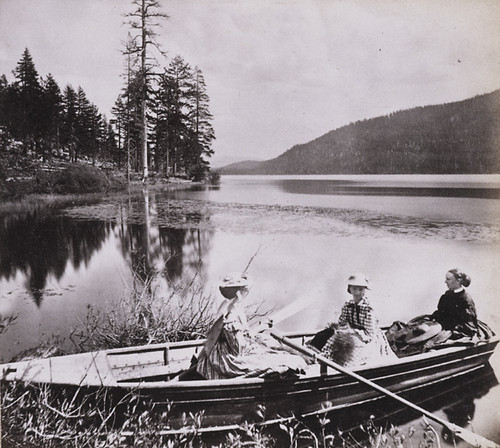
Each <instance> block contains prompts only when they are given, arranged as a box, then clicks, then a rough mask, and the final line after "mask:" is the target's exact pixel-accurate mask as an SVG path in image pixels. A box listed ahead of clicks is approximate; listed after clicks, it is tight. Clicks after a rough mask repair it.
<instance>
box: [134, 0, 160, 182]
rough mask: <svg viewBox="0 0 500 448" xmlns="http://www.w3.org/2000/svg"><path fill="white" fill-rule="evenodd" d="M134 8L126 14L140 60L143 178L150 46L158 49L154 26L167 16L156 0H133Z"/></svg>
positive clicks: (146, 173)
mask: <svg viewBox="0 0 500 448" xmlns="http://www.w3.org/2000/svg"><path fill="white" fill-rule="evenodd" d="M132 5H133V7H134V8H135V9H134V11H133V12H131V13H129V14H127V15H126V17H129V18H130V21H129V25H130V26H131V28H132V29H133V30H135V31H136V32H137V36H136V37H137V38H138V45H137V47H136V53H137V55H138V56H139V60H140V71H139V93H140V109H139V111H140V117H141V119H140V131H141V132H140V139H141V140H140V141H141V152H142V173H143V180H146V179H147V177H148V144H147V131H148V126H147V111H146V107H147V104H146V101H147V97H148V90H149V75H150V74H151V69H152V68H153V67H155V66H156V64H155V63H154V59H153V58H152V57H151V51H150V49H151V47H156V48H157V49H159V45H158V43H157V42H156V40H155V38H156V35H157V34H156V32H155V28H156V27H158V26H159V23H158V19H161V18H168V16H167V15H166V14H165V13H163V12H161V11H160V6H161V5H160V3H159V2H158V1H157V0H133V1H132Z"/></svg>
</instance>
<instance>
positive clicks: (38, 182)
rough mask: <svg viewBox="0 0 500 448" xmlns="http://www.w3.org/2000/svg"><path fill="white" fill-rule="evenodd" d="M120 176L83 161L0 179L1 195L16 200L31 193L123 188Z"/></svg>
mask: <svg viewBox="0 0 500 448" xmlns="http://www.w3.org/2000/svg"><path fill="white" fill-rule="evenodd" d="M126 185H127V183H126V180H125V177H124V176H123V175H119V174H116V173H109V174H108V173H106V172H105V171H103V170H101V169H100V168H97V167H94V166H91V165H86V164H68V165H66V166H65V167H64V168H62V169H60V170H54V171H48V170H43V169H35V170H34V171H33V173H32V174H30V175H28V176H23V177H21V176H18V177H11V178H4V179H0V198H1V199H3V200H12V199H19V198H23V197H26V196H29V195H34V194H57V195H63V194H85V193H105V192H110V191H118V190H122V189H124V188H125V187H126Z"/></svg>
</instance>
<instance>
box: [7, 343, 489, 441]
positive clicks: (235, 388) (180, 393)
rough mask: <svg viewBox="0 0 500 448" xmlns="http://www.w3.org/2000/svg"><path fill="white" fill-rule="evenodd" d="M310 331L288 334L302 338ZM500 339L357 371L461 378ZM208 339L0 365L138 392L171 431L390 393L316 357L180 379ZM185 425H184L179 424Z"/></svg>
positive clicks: (398, 381) (279, 416) (331, 407)
mask: <svg viewBox="0 0 500 448" xmlns="http://www.w3.org/2000/svg"><path fill="white" fill-rule="evenodd" d="M307 336H308V335H307V334H295V335H289V337H291V338H293V340H294V341H296V342H297V341H298V342H299V343H304V341H305V340H306V339H307ZM498 342H499V340H498V338H493V339H491V340H489V341H486V342H481V343H479V344H477V345H474V346H452V347H446V348H440V349H437V350H434V351H431V352H428V353H424V354H420V355H415V356H409V357H407V358H402V359H398V360H396V361H394V362H391V363H390V364H386V365H379V366H373V367H371V368H364V369H358V370H356V373H358V374H359V375H361V376H363V377H365V378H366V379H368V380H371V381H372V382H374V383H377V384H378V385H380V386H382V387H384V388H386V389H387V390H389V391H391V392H393V393H397V394H402V395H405V394H412V393H414V392H415V391H418V390H419V389H421V388H425V387H427V386H430V385H439V384H440V383H441V382H445V381H450V380H453V378H457V379H458V378H460V377H462V376H464V375H466V374H468V373H470V372H474V370H477V369H480V368H482V367H483V366H485V365H487V364H488V359H489V357H490V356H491V354H492V353H493V351H494V350H495V347H496V346H497V344H498ZM202 346H203V341H192V342H183V343H172V344H159V345H151V346H143V347H130V348H125V349H117V350H109V351H102V352H94V353H85V354H79V355H69V356H61V357H53V358H48V359H42V360H32V361H25V362H21V363H12V364H7V365H3V366H0V367H2V370H3V378H4V380H6V381H9V380H12V381H26V382H33V383H43V384H47V383H49V384H51V385H52V386H54V387H55V388H64V389H68V388H82V387H83V388H86V389H88V390H89V391H90V392H92V391H97V390H99V389H102V388H105V389H106V394H107V396H109V397H115V398H116V402H121V400H122V399H123V398H124V397H125V396H127V395H129V394H134V395H139V397H140V398H142V399H143V400H141V401H142V403H144V406H146V407H148V408H150V407H152V406H154V409H155V411H156V412H158V413H166V414H167V415H168V422H167V425H168V428H169V431H171V432H175V431H177V430H182V431H184V430H185V428H184V427H185V426H186V424H188V425H189V424H190V423H192V422H190V419H189V418H187V420H186V416H189V415H192V416H197V418H196V419H195V420H196V426H197V428H198V430H201V431H205V430H206V431H214V430H226V429H231V428H235V427H237V426H238V425H240V424H242V423H244V422H248V423H252V424H263V425H265V424H272V423H276V422H282V421H286V420H288V419H293V418H295V417H307V416H314V415H321V414H325V413H327V412H330V411H332V412H333V411H341V410H347V409H350V408H354V407H356V406H360V405H363V404H369V403H371V402H376V401H378V400H380V399H381V398H383V397H384V395H383V394H382V393H381V392H379V391H377V390H375V389H373V388H371V387H369V386H367V385H366V384H362V383H360V382H358V381H356V380H355V379H353V378H351V377H349V376H346V375H344V374H340V373H338V372H336V371H334V370H331V369H327V368H326V367H325V366H319V365H318V364H311V365H310V366H309V370H308V372H306V374H305V375H300V376H298V377H291V378H281V379H272V378H269V379H267V378H266V379H263V378H235V379H229V380H197V381H176V380H175V379H173V378H175V375H176V374H177V373H178V372H179V370H180V369H184V368H186V367H188V366H189V362H190V359H191V356H192V355H193V354H194V353H196V352H198V351H199V349H200V348H201V347H202ZM181 428H182V429H181Z"/></svg>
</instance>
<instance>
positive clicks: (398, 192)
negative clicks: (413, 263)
mask: <svg viewBox="0 0 500 448" xmlns="http://www.w3.org/2000/svg"><path fill="white" fill-rule="evenodd" d="M276 184H277V185H278V186H279V188H281V189H282V190H283V191H284V192H286V193H300V194H313V195H316V194H319V195H355V196H427V197H450V198H451V197H455V198H477V199H479V198H481V199H500V188H497V187H493V186H491V187H489V188H485V187H484V186H481V187H476V186H468V187H463V186H460V185H453V186H447V185H425V184H423V185H422V184H420V185H419V184H415V185H412V186H408V185H406V186H405V185H401V184H398V183H395V182H391V181H385V182H380V181H379V182H378V183H374V182H373V181H372V182H367V181H359V180H347V179H342V180H340V179H323V180H318V179H314V180H309V179H282V180H278V181H276ZM406 184H408V182H406Z"/></svg>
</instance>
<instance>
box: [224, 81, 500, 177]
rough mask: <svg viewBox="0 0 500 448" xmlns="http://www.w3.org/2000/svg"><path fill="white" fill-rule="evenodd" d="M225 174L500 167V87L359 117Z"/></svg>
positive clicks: (230, 168)
mask: <svg viewBox="0 0 500 448" xmlns="http://www.w3.org/2000/svg"><path fill="white" fill-rule="evenodd" d="M220 171H221V173H222V174H468V173H471V174H496V173H500V90H495V91H494V92H491V93H487V94H484V95H478V96H475V97H473V98H470V99H466V100H463V101H457V102H453V103H447V104H442V105H435V106H423V107H416V108H413V109H408V110H403V111H398V112H394V113H391V114H389V115H386V116H382V117H377V118H371V119H367V120H362V121H357V122H355V123H351V124H349V125H346V126H342V127H340V128H338V129H335V130H333V131H330V132H328V133H326V134H324V135H322V136H321V137H319V138H317V139H315V140H312V141H310V142H308V143H305V144H301V145H295V146H293V147H292V148H291V149H289V150H288V151H286V152H284V153H283V154H281V155H280V156H278V157H276V158H274V159H271V160H265V161H260V162H257V161H245V162H238V163H233V164H231V165H228V166H225V167H223V168H221V169H220Z"/></svg>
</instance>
